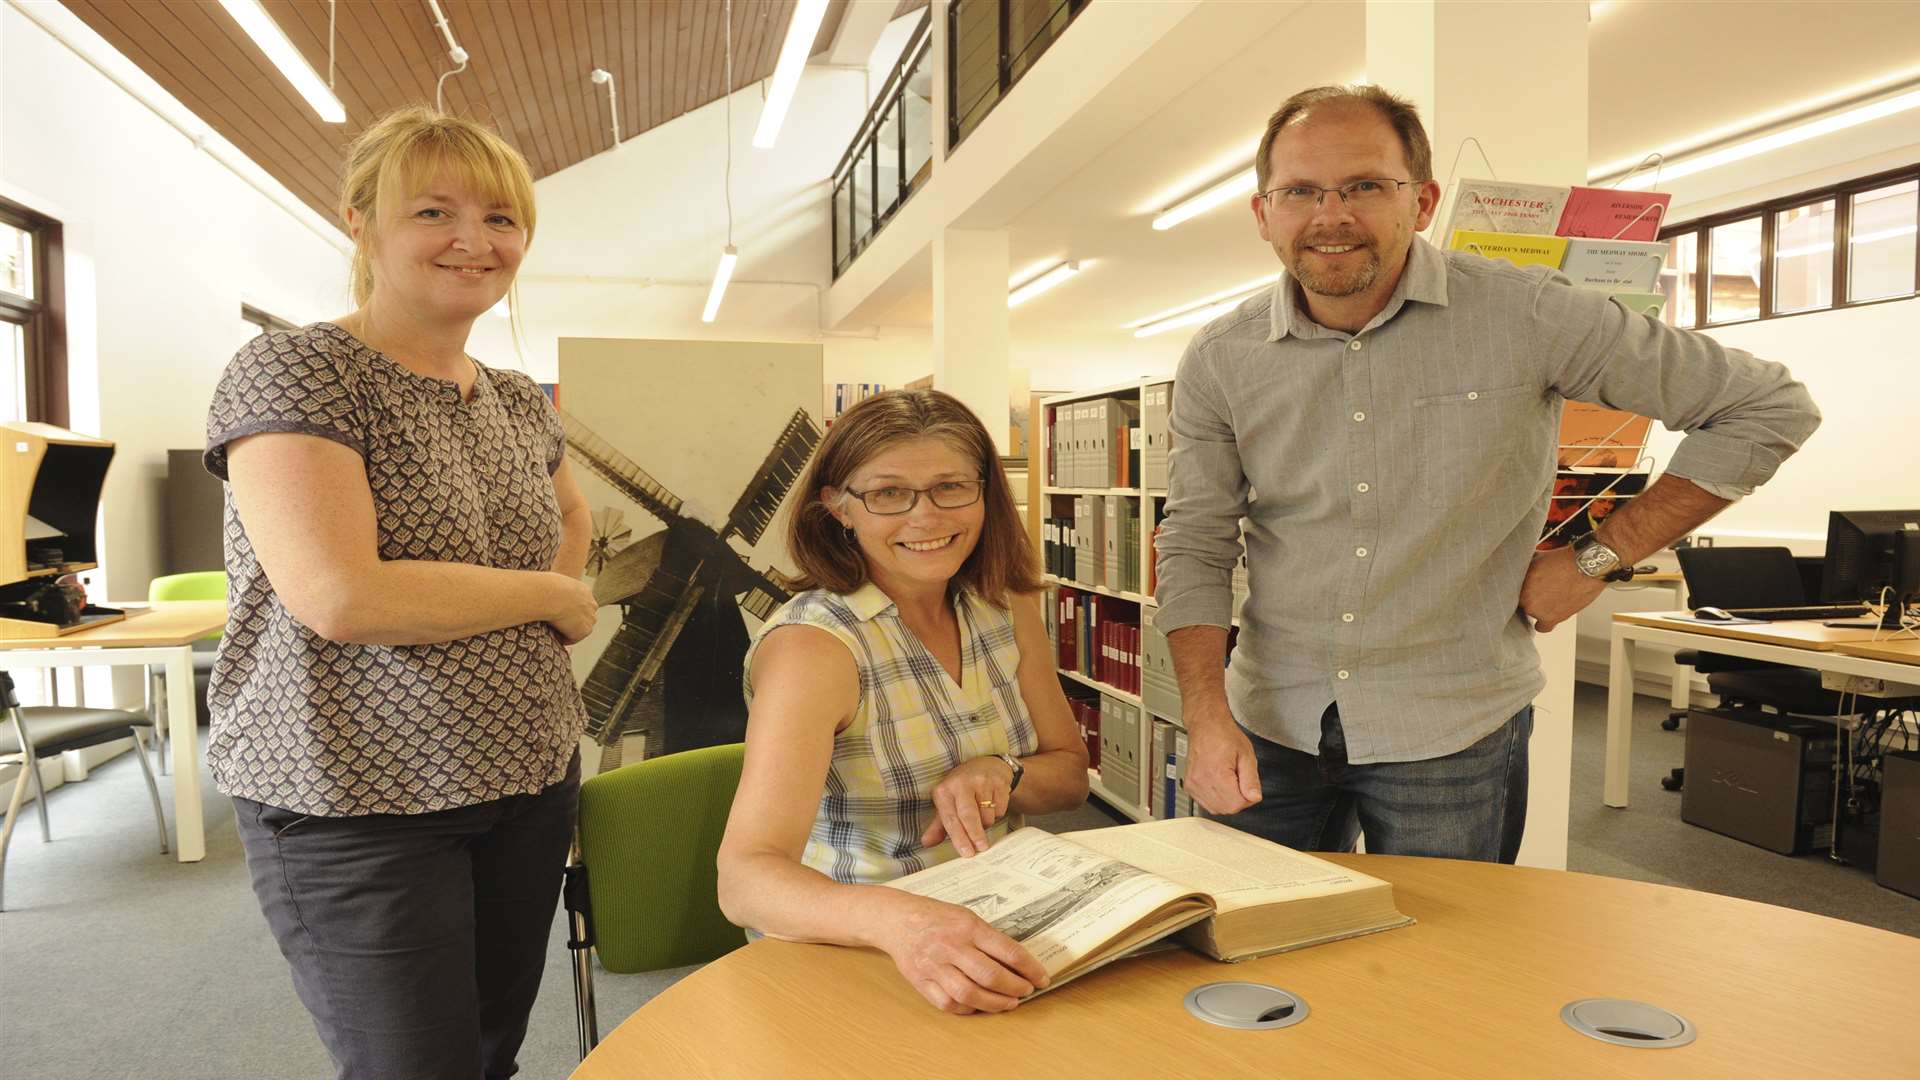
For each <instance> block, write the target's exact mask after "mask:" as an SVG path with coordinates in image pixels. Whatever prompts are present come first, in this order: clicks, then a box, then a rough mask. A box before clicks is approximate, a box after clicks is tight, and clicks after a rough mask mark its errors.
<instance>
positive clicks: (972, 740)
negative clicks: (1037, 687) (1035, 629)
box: [746, 582, 1040, 884]
mask: <svg viewBox="0 0 1920 1080" xmlns="http://www.w3.org/2000/svg"><path fill="white" fill-rule="evenodd" d="M954 608H955V612H956V614H957V615H958V616H959V618H960V682H959V684H958V685H956V684H955V683H954V681H953V678H952V677H951V676H949V675H948V674H947V672H946V669H945V668H943V667H941V666H940V662H939V661H938V660H936V659H934V657H933V654H932V653H931V652H929V651H928V650H927V648H926V646H924V645H922V644H921V643H920V640H919V639H918V638H916V637H915V636H914V635H913V632H912V631H910V630H908V629H907V626H906V624H905V623H904V622H902V621H901V619H900V615H899V611H898V609H897V608H895V606H894V603H893V601H892V600H890V599H888V598H887V594H886V593H884V592H882V591H880V588H879V586H877V585H874V584H873V583H871V582H869V583H868V584H867V585H865V586H864V587H862V588H861V589H860V590H859V591H857V592H854V593H851V594H849V595H845V596H842V595H840V594H838V593H831V592H827V591H826V590H824V589H816V590H813V591H812V592H805V593H801V594H800V595H799V596H796V597H794V598H793V599H792V600H790V601H788V602H787V603H786V605H785V606H783V607H781V608H780V610H778V611H776V612H774V613H773V615H772V617H770V618H769V619H768V620H767V622H766V625H764V626H762V627H761V628H760V630H759V632H758V633H756V634H755V635H754V639H753V646H752V648H750V649H749V650H748V653H747V676H746V696H747V702H748V704H749V705H751V704H752V702H753V650H754V649H758V648H759V646H760V642H761V641H763V640H765V639H766V635H767V634H769V633H771V632H772V631H773V629H774V628H775V627H779V626H786V625H789V624H796V623H797V624H801V625H805V626H817V627H819V628H820V629H822V630H825V631H827V632H828V633H830V634H832V635H833V636H834V637H835V638H838V639H839V640H840V642H841V643H842V644H844V645H845V646H846V647H847V651H848V652H850V653H852V654H853V663H854V667H855V668H856V669H858V671H859V673H860V700H859V704H858V706H857V707H856V708H855V710H854V716H853V722H852V723H851V724H849V725H847V729H846V730H845V731H842V732H840V733H839V734H838V735H837V736H835V737H834V741H833V760H832V762H831V763H830V764H829V765H828V767H827V783H826V788H825V790H823V791H822V792H821V796H820V810H819V812H818V813H817V814H816V815H815V817H814V820H813V831H812V833H811V834H810V835H809V836H808V838H807V847H806V851H805V853H804V854H803V855H802V856H801V860H800V861H801V862H803V863H804V864H806V865H807V866H810V867H812V868H814V869H815V870H818V871H820V872H821V873H823V874H826V875H827V876H829V877H831V878H833V880H835V881H839V882H846V883H849V884H872V883H875V882H882V881H892V880H893V879H895V878H898V877H902V876H904V875H906V874H911V873H913V872H914V871H916V870H921V869H924V868H926V867H928V866H933V865H936V864H938V863H943V862H946V861H947V860H949V859H952V858H954V857H956V854H957V853H956V852H955V851H954V847H953V842H952V841H951V840H946V841H942V842H941V843H940V844H938V845H937V846H934V847H930V848H928V847H922V846H920V834H921V833H923V832H925V831H926V829H927V826H929V825H931V824H933V821H934V818H935V817H936V816H937V815H936V814H935V812H934V807H933V789H934V788H935V787H936V786H938V785H939V783H940V781H941V780H943V779H945V778H946V775H947V774H948V773H949V772H952V771H953V770H954V769H955V768H956V767H958V766H959V765H961V764H962V763H964V762H967V761H970V760H972V759H974V758H977V757H981V756H983V755H987V754H1001V753H1005V754H1012V755H1013V756H1015V757H1025V756H1027V755H1029V754H1032V753H1034V752H1035V751H1036V750H1037V749H1038V748H1039V744H1040V739H1039V736H1038V735H1037V734H1035V732H1034V729H1033V719H1032V717H1030V716H1028V715H1027V705H1026V702H1025V701H1024V700H1022V699H1021V697H1020V682H1019V678H1018V672H1019V667H1020V649H1019V646H1018V645H1017V644H1016V643H1015V641H1014V633H1013V614H1012V612H1010V611H1007V610H1005V609H1002V608H998V607H995V606H994V605H992V604H989V603H986V602H984V601H982V600H980V599H979V598H977V597H974V596H971V595H969V594H966V593H962V594H961V595H959V596H958V597H957V598H956V599H955V601H954ZM1020 825H1021V819H1020V816H1019V815H1018V814H1010V815H1008V816H1007V817H1005V818H1002V819H1001V820H1000V821H998V822H996V823H995V824H994V825H992V826H991V827H989V828H988V830H987V839H988V842H989V843H991V842H993V841H995V840H998V839H999V838H1000V837H1002V836H1005V835H1006V834H1007V833H1008V832H1010V831H1012V830H1014V829H1017V828H1019V827H1020Z"/></svg>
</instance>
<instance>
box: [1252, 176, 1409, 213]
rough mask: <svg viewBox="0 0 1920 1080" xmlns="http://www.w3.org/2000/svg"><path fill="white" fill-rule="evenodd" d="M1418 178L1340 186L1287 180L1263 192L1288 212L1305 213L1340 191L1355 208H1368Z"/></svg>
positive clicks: (1272, 204)
mask: <svg viewBox="0 0 1920 1080" xmlns="http://www.w3.org/2000/svg"><path fill="white" fill-rule="evenodd" d="M1419 182H1420V181H1418V180H1390V179H1386V178H1381V179H1377V180H1355V181H1354V182H1353V183H1351V184H1342V185H1341V186H1339V187H1315V186H1314V185H1312V184H1288V185H1286V186H1284V187H1277V188H1268V189H1267V190H1265V191H1263V192H1261V193H1260V197H1261V198H1263V199H1265V200H1267V205H1268V206H1270V207H1273V208H1274V209H1276V210H1280V211H1283V212H1285V213H1289V214H1304V213H1306V212H1307V211H1309V210H1312V209H1314V208H1316V207H1318V206H1319V205H1320V200H1321V199H1322V198H1325V197H1326V196H1328V195H1338V196H1340V200H1341V201H1342V202H1344V203H1346V204H1347V205H1348V206H1349V207H1352V208H1353V209H1355V210H1367V209H1372V208H1376V207H1380V206H1385V205H1386V204H1387V203H1388V202H1390V201H1391V200H1392V199H1393V197H1394V196H1395V195H1396V194H1398V193H1399V191H1400V189H1401V188H1402V187H1405V186H1407V185H1410V184H1417V183H1419Z"/></svg>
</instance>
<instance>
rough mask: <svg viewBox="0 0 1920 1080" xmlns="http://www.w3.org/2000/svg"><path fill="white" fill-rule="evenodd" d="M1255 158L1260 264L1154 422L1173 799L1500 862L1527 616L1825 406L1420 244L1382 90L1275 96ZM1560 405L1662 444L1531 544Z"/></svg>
mask: <svg viewBox="0 0 1920 1080" xmlns="http://www.w3.org/2000/svg"><path fill="white" fill-rule="evenodd" d="M1255 164H1256V173H1257V175H1258V178H1259V188H1258V190H1259V192H1260V193H1259V194H1257V195H1255V196H1254V197H1253V199H1252V211H1253V218H1254V223H1255V225H1256V226H1257V228H1258V229H1259V233H1260V238H1261V239H1263V240H1265V241H1267V242H1268V243H1270V244H1271V245H1272V246H1273V250H1274V254H1275V255H1277V256H1279V259H1280V262H1281V265H1282V266H1283V267H1284V268H1285V272H1284V273H1282V274H1281V275H1280V279H1279V281H1278V283H1277V284H1275V286H1274V288H1273V289H1272V291H1271V292H1270V293H1266V294H1263V295H1261V296H1259V297H1256V298H1254V299H1252V300H1249V301H1248V302H1247V303H1245V304H1243V305H1241V306H1240V308H1239V309H1238V310H1236V311H1234V312H1233V313H1231V314H1229V315H1226V316H1223V317H1222V318H1219V319H1217V320H1215V321H1214V322H1212V323H1210V324H1208V325H1207V326H1206V327H1205V328H1203V329H1202V330H1201V331H1200V333H1199V334H1197V335H1196V336H1195V337H1194V339H1193V341H1192V343H1191V344H1190V345H1189V346H1188V347H1187V351H1186V355H1185V356H1184V357H1183V358H1182V359H1181V361H1180V366H1179V369H1178V373H1177V375H1176V378H1175V386H1174V396H1173V406H1172V414H1171V418H1170V427H1171V429H1172V432H1173V452H1172V459H1171V460H1172V475H1171V486H1170V491H1169V498H1168V500H1167V513H1166V519H1165V522H1164V525H1163V528H1162V531H1161V534H1160V538H1159V541H1158V545H1157V546H1158V552H1159V556H1158V557H1159V578H1160V584H1159V589H1158V599H1159V601H1160V609H1159V614H1158V615H1157V617H1156V619H1155V624H1156V625H1157V626H1158V627H1159V628H1160V629H1161V630H1162V631H1163V632H1165V633H1167V635H1168V641H1169V643H1170V647H1171V651H1172V653H1173V659H1174V666H1175V670H1176V675H1177V676H1178V678H1179V682H1180V692H1181V696H1182V699H1183V700H1182V715H1183V719H1184V721H1185V724H1186V727H1187V731H1188V734H1189V740H1190V743H1189V756H1188V762H1187V774H1186V785H1187V790H1188V791H1189V792H1191V793H1192V794H1193V796H1194V797H1195V799H1197V800H1198V801H1199V803H1200V805H1201V806H1202V807H1203V808H1204V809H1205V810H1207V811H1208V812H1209V813H1210V814H1211V815H1213V816H1216V817H1218V818H1220V819H1221V820H1223V821H1226V822H1228V823H1230V824H1233V825H1235V826H1237V827H1240V828H1243V829H1246V830H1247V831H1249V832H1253V833H1256V834H1259V835H1262V836H1266V837H1268V838H1269V839H1272V840H1275V841H1278V842H1279V843H1282V844H1286V845H1288V846H1291V847H1295V848H1300V849H1304V850H1323V851H1325V850H1332V851H1339V850H1350V849H1351V848H1352V846H1353V844H1354V841H1355V839H1356V837H1357V836H1358V835H1359V833H1360V832H1362V831H1364V832H1365V834H1366V837H1367V849H1368V850H1369V851H1373V852H1380V853H1388V854H1410V855H1431V856H1443V857H1451V858H1469V859H1480V860H1486V861H1492V860H1495V859H1498V860H1499V861H1502V862H1512V861H1514V858H1515V857H1516V855H1517V854H1518V852H1519V848H1520V838H1521V833H1522V830H1523V828H1524V825H1525V821H1526V796H1527V747H1528V740H1529V737H1530V736H1531V734H1532V730H1533V716H1532V709H1531V706H1530V705H1529V704H1528V703H1529V702H1530V701H1532V699H1533V698H1534V696H1535V695H1536V694H1538V693H1539V691H1540V689H1541V687H1542V686H1544V685H1545V679H1544V677H1543V676H1542V675H1541V673H1540V664H1539V656H1538V653H1537V652H1536V651H1535V649H1534V645H1533V641H1532V634H1533V631H1534V630H1535V629H1538V630H1543V631H1544V630H1551V629H1552V628H1553V627H1555V626H1556V625H1558V624H1560V623H1562V622H1565V621H1566V620H1568V619H1571V618H1572V617H1573V616H1574V615H1575V614H1576V613H1578V612H1579V611H1580V610H1581V609H1582V608H1584V607H1586V606H1587V605H1588V604H1589V603H1591V602H1592V601H1593V599H1594V598H1595V597H1596V596H1598V595H1599V594H1600V592H1601V590H1602V589H1603V588H1604V587H1605V579H1606V578H1608V577H1609V576H1610V575H1615V574H1617V572H1618V571H1619V569H1620V568H1622V567H1626V566H1631V565H1632V564H1633V563H1635V562H1636V561H1638V560H1640V559H1642V558H1645V557H1646V556H1647V555H1650V554H1651V553H1653V552H1654V551H1656V550H1657V549H1659V548H1661V547H1663V546H1665V545H1666V544H1668V543H1670V542H1671V541H1672V540H1673V539H1674V538H1676V537H1679V536H1682V535H1685V534H1686V533H1688V532H1690V531H1691V530H1693V529H1694V528H1696V527H1697V526H1699V525H1700V524H1701V523H1702V522H1704V521H1706V520H1707V519H1708V518H1710V517H1712V516H1713V515H1714V514H1715V513H1718V512H1719V511H1720V510H1721V509H1722V508H1724V507H1726V506H1727V505H1728V504H1729V503H1730V502H1731V501H1732V500H1734V499H1737V498H1739V497H1741V496H1744V495H1746V494H1749V493H1750V492H1751V491H1752V490H1753V489H1754V488H1755V487H1756V486H1758V485H1759V484H1761V483H1763V482H1765V481H1766V480H1767V479H1768V478H1769V477H1771V476H1772V475H1773V473H1774V471H1775V470H1776V469H1777V468H1778V467H1779V465H1780V463H1781V462H1782V461H1783V460H1785V459H1786V458H1787V457H1788V456H1789V455H1791V454H1792V453H1793V452H1794V451H1795V450H1797V449H1798V448H1799V446H1800V444H1801V443H1802V442H1803V441H1804V440H1805V439H1806V438H1807V436H1808V435H1810V434H1812V432H1813V430H1814V428H1815V427H1816V426H1817V425H1818V423H1819V413H1818V411H1817V410H1816V409H1815V408H1814V406H1813V402H1812V400H1811V398H1810V397H1809V396H1808V395H1807V392H1806V389H1805V388H1804V387H1803V386H1801V384H1799V383H1798V382H1795V381H1794V380H1793V378H1792V376H1791V375H1790V374H1789V373H1788V372H1787V370H1786V369H1785V368H1783V367H1781V366H1780V365H1779V364H1774V363H1769V362H1766V361H1762V360H1757V359H1755V358H1753V357H1752V356H1750V355H1748V354H1746V353H1743V352H1740V351H1738V350H1734V349H1726V348H1723V347H1721V346H1720V345H1719V344H1717V343H1716V342H1714V341H1713V340H1712V339H1711V338H1707V337H1704V336H1702V335H1698V334H1694V333H1691V332H1688V331H1682V330H1676V329H1674V328H1672V327H1669V326H1667V325H1665V324H1664V323H1662V322H1660V321H1658V320H1657V319H1654V318H1650V317H1647V316H1644V315H1638V314H1635V313H1633V312H1630V311H1628V310H1627V309H1626V308H1624V307H1622V306H1620V305H1619V304H1617V303H1615V302H1614V301H1613V300H1612V299H1611V298H1610V297H1609V296H1608V295H1606V294H1605V293H1603V292H1600V291H1598V290H1592V289H1581V288H1576V287H1574V286H1573V285H1572V284H1571V283H1570V282H1569V281H1568V280H1567V279H1566V278H1565V277H1564V276H1562V275H1560V274H1559V273H1557V272H1555V271H1552V270H1550V269H1546V268H1542V267H1532V268H1529V269H1524V270H1523V269H1519V268H1516V267H1514V266H1511V265H1509V264H1507V263H1504V262H1495V261H1492V260H1488V259H1484V258H1481V257H1479V256H1477V255H1470V254H1464V253H1442V252H1441V251H1439V250H1438V249H1436V248H1434V247H1433V246H1431V245H1429V244H1428V243H1427V242H1426V241H1424V240H1422V239H1420V238H1419V237H1418V236H1416V235H1415V233H1417V232H1418V231H1420V230H1422V229H1425V228H1426V227H1427V225H1428V223H1429V222H1431V221H1432V220H1433V216H1434V213H1435V211H1436V209H1437V208H1438V206H1439V202H1440V194H1441V193H1440V186H1439V185H1438V184H1437V183H1435V182H1434V180H1433V168H1432V152H1431V150H1430V148H1429V145H1428V142H1427V136H1426V132H1425V130H1424V129H1423V128H1422V126H1421V123H1420V119H1419V116H1418V113H1417V112H1416V111H1415V109H1414V107H1413V106H1412V105H1411V104H1410V103H1408V102H1406V101H1404V100H1403V99H1401V98H1398V97H1396V96H1394V95H1393V94H1390V93H1388V92H1386V91H1384V90H1381V89H1379V88H1377V87H1372V86H1360V87H1319V88H1316V89H1313V90H1307V91H1304V92H1302V93H1300V94H1296V95H1295V96H1294V97H1293V98H1291V99H1289V100H1288V101H1287V102H1286V103H1285V104H1284V105H1282V106H1281V107H1280V109H1279V111H1278V112H1276V113H1274V115H1273V118H1272V120H1271V121H1270V122H1269V123H1268V126H1267V131H1266V134H1265V136H1264V137H1263V138H1262V139H1261V141H1260V149H1259V154H1258V157H1257V158H1256V163H1255ZM1563 399H1572V400H1576V401H1588V402H1596V403H1599V404H1602V405H1606V406H1609V407H1612V408H1618V409H1625V410H1629V411H1631V412H1635V413H1640V414H1642V415H1646V416H1653V417H1657V418H1659V419H1660V420H1661V421H1662V422H1663V423H1665V424H1666V425H1667V426H1668V427H1669V428H1671V429H1675V430H1680V431H1684V432H1686V437H1685V438H1684V439H1683V440H1682V441H1681V442H1680V444H1679V446H1678V448H1677V449H1676V450H1675V451H1674V453H1673V455H1672V458H1671V459H1670V461H1669V462H1668V463H1667V468H1666V471H1665V474H1664V475H1663V476H1662V477H1661V478H1660V479H1659V481H1658V482H1656V483H1654V484H1653V485H1652V486H1651V487H1649V488H1648V489H1647V491H1646V492H1645V493H1644V494H1642V495H1640V496H1638V497H1636V498H1634V499H1632V500H1630V501H1628V502H1627V503H1626V504H1625V505H1623V506H1622V507H1621V508H1620V509H1619V510H1617V511H1616V512H1614V513H1613V514H1612V515H1611V516H1609V517H1608V518H1607V520H1606V522H1605V524H1604V525H1603V526H1602V527H1601V528H1600V529H1599V530H1598V531H1597V533H1596V534H1595V535H1594V536H1593V537H1590V538H1588V539H1586V540H1583V541H1582V542H1581V543H1579V544H1576V545H1575V546H1573V547H1568V548H1560V549H1557V550H1554V551H1550V552H1543V553H1537V554H1536V553H1535V551H1534V544H1535V542H1536V541H1537V540H1538V539H1539V536H1540V527H1541V523H1542V521H1543V519H1544V517H1545V513H1546V495H1547V491H1548V489H1549V486H1550V485H1551V483H1552V479H1553V472H1554V449H1555V443H1556V441H1557V439H1556V435H1557V432H1558V430H1559V417H1560V405H1561V401H1562V400H1563ZM1242 519H1244V520H1245V545H1246V553H1247V564H1248V570H1249V574H1250V580H1249V589H1250V591H1249V597H1248V600H1247V602H1246V605H1245V608H1244V611H1243V612H1242V615H1241V620H1240V621H1241V629H1240V637H1239V640H1238V643H1237V645H1236V647H1235V650H1234V653H1233V657H1232V664H1231V666H1230V667H1229V666H1227V664H1226V654H1227V636H1228V629H1227V628H1228V626H1229V624H1230V622H1231V621H1232V620H1231V616H1232V591H1231V584H1230V582H1231V575H1232V570H1233V566H1234V564H1235V562H1236V561H1237V559H1238V557H1239V554H1240V551H1241V539H1240V523H1241V521H1242ZM1554 719H1555V720H1557V721H1562V722H1564V718H1560V717H1556V718H1554Z"/></svg>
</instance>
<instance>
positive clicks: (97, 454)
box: [0, 423, 126, 639]
mask: <svg viewBox="0 0 1920 1080" xmlns="http://www.w3.org/2000/svg"><path fill="white" fill-rule="evenodd" d="M0 460H4V462H5V466H6V467H5V468H4V469H0V638H14V639H19V638H41V637H52V636H56V635H60V634H68V633H72V632H74V631H77V630H82V629H85V628H87V627H89V626H97V625H99V624H101V623H104V622H113V621H116V620H118V619H123V618H125V617H126V613H125V612H122V611H118V610H115V609H112V608H103V607H94V606H91V605H89V604H87V602H86V595H85V593H84V592H83V591H81V590H80V589H79V586H78V584H77V582H76V581H75V579H74V578H73V575H75V574H78V573H80V572H82V571H86V570H92V569H94V568H95V567H96V566H98V565H99V564H98V562H96V561H95V560H96V551H97V547H98V545H97V543H96V541H95V537H94V526H95V523H96V522H97V521H98V520H99V517H100V491H101V488H102V486H103V485H104V484H105V483H106V479H107V466H108V465H109V464H111V463H112V461H113V444H112V443H110V442H107V441H106V440H104V439H96V438H93V437H91V436H87V435H78V434H75V433H74V432H71V431H63V430H61V429H60V428H56V427H51V426H49V425H47V424H36V423H5V424H0Z"/></svg>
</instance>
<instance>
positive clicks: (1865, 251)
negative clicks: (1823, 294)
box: [1847, 180, 1920, 300]
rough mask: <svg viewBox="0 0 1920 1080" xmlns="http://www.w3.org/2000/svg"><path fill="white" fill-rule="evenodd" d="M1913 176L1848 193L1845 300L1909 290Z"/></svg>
mask: <svg viewBox="0 0 1920 1080" xmlns="http://www.w3.org/2000/svg"><path fill="white" fill-rule="evenodd" d="M1916 186H1920V185H1917V184H1916V181H1913V180H1908V181H1907V182H1906V183H1904V184H1890V185H1888V186H1887V187H1883V188H1876V189H1874V190H1872V191H1863V192H1860V193H1859V194H1857V195H1854V196H1853V198H1852V200H1851V201H1852V204H1853V231H1852V233H1851V234H1850V235H1849V236H1848V238H1847V260H1848V265H1847V299H1849V300H1880V299H1884V298H1886V297H1890V296H1907V295H1910V294H1911V293H1912V292H1913V274H1914V263H1913V242H1914V224H1915V221H1916V218H1920V202H1916V201H1915V198H1914V191H1915V188H1916Z"/></svg>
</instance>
